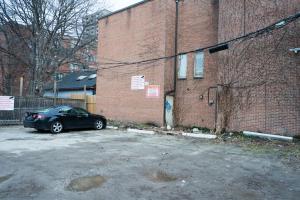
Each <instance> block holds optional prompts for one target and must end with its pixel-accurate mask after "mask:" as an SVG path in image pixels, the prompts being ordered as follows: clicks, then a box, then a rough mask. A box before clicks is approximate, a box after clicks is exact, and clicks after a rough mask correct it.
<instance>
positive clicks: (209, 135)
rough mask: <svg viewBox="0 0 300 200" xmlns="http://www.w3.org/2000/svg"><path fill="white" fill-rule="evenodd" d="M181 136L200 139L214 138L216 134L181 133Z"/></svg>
mask: <svg viewBox="0 0 300 200" xmlns="http://www.w3.org/2000/svg"><path fill="white" fill-rule="evenodd" d="M182 135H183V136H185V137H192V138H202V139H216V138H217V136H216V135H212V134H203V133H197V134H195V133H182Z"/></svg>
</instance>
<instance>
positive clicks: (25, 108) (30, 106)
mask: <svg viewBox="0 0 300 200" xmlns="http://www.w3.org/2000/svg"><path fill="white" fill-rule="evenodd" d="M54 105H70V106H75V107H81V108H85V102H84V100H79V99H53V98H42V97H15V106H14V110H12V111H0V125H17V124H21V123H22V121H23V118H24V116H25V113H26V112H32V111H36V110H40V109H44V108H48V107H51V106H54Z"/></svg>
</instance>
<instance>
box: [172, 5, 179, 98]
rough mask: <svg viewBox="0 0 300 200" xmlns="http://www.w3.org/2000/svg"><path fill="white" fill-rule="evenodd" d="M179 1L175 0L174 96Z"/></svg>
mask: <svg viewBox="0 0 300 200" xmlns="http://www.w3.org/2000/svg"><path fill="white" fill-rule="evenodd" d="M179 1H180V0H175V3H176V13H175V37H174V38H175V43H174V55H175V56H174V80H173V81H174V82H173V85H174V97H175V95H176V86H177V81H176V79H177V61H178V58H177V54H178V18H179Z"/></svg>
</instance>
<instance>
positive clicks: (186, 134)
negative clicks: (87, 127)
mask: <svg viewBox="0 0 300 200" xmlns="http://www.w3.org/2000/svg"><path fill="white" fill-rule="evenodd" d="M107 128H108V129H113V130H118V129H119V127H116V126H107ZM127 132H129V133H138V134H147V135H155V134H161V135H171V136H184V137H191V138H201V139H216V138H217V136H216V135H212V134H203V133H197V134H195V133H183V132H176V131H148V130H140V129H133V128H127Z"/></svg>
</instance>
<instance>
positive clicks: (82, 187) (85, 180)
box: [66, 176, 106, 192]
mask: <svg viewBox="0 0 300 200" xmlns="http://www.w3.org/2000/svg"><path fill="white" fill-rule="evenodd" d="M105 181H106V179H105V178H104V177H103V176H86V177H81V178H77V179H74V180H72V181H71V182H70V184H69V185H68V186H67V188H66V189H67V190H69V191H74V192H85V191H88V190H91V189H94V188H98V187H101V186H102V185H103V183H104V182H105Z"/></svg>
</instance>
